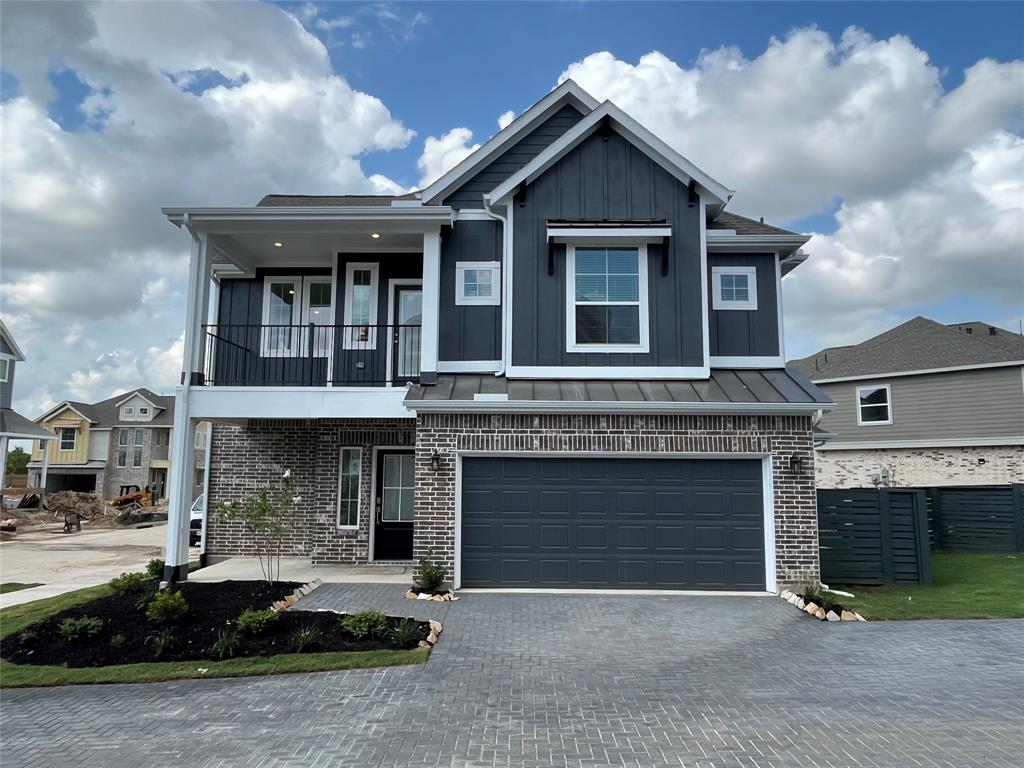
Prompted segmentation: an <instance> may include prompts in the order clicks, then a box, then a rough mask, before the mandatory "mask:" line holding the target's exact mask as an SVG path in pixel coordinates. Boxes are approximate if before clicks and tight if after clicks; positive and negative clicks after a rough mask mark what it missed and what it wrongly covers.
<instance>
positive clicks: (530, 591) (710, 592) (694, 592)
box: [459, 587, 776, 599]
mask: <svg viewBox="0 0 1024 768" xmlns="http://www.w3.org/2000/svg"><path fill="white" fill-rule="evenodd" d="M459 594H462V595H615V596H622V597H756V598H759V599H761V598H765V597H776V593H775V592H758V591H757V590H750V591H743V592H741V591H738V590H728V589H566V588H556V587H550V588H548V587H460V588H459Z"/></svg>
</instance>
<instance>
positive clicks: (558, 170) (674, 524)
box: [164, 81, 831, 591]
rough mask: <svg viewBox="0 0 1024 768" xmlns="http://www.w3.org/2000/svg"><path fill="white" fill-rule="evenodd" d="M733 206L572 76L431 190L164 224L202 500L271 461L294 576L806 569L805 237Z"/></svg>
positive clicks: (239, 490) (213, 531) (183, 522)
mask: <svg viewBox="0 0 1024 768" xmlns="http://www.w3.org/2000/svg"><path fill="white" fill-rule="evenodd" d="M723 151H728V149H727V148H724V149H723ZM732 194H733V193H732V191H731V190H729V189H727V188H726V187H724V186H723V185H722V184H721V183H719V182H718V181H715V180H714V179H712V178H711V177H709V176H708V175H707V174H706V173H704V172H703V171H701V170H700V169H699V168H697V167H695V166H694V165H693V164H692V163H690V162H689V161H688V160H686V159H685V158H683V157H681V156H680V155H679V154H678V153H676V152H675V151H674V150H672V149H671V148H669V147H668V146H667V145H665V144H664V143H663V142H662V141H660V140H659V139H658V138H657V137H655V136H653V135H652V134H651V133H650V132H649V131H648V130H647V129H645V128H644V127H643V126H641V125H639V124H638V123H637V122H636V121H635V120H633V119H632V118H631V117H629V116H628V115H626V114H625V113H623V112H622V111H621V110H619V109H618V108H617V107H616V106H615V105H613V104H611V103H610V102H604V103H599V102H597V101H596V100H595V99H594V98H593V97H591V96H590V95H589V94H587V93H586V92H585V91H583V90H582V89H581V88H580V87H579V86H577V85H576V84H575V83H573V82H571V81H567V82H565V83H563V84H562V85H560V86H559V87H558V88H556V89H555V90H554V91H552V92H551V93H550V94H548V95H547V96H545V97H544V98H543V99H542V100H541V101H539V102H538V103H537V104H535V105H534V106H532V107H531V108H529V109H528V110H526V112H524V113H523V114H522V115H520V116H519V117H518V118H517V119H516V120H514V121H513V122H512V123H511V124H510V125H508V126H507V127H505V128H504V129H503V130H501V131H500V132H499V133H498V134H497V135H495V136H494V137H493V138H491V139H490V140H489V141H487V142H486V143H485V144H484V145H483V146H481V147H480V148H479V149H478V150H476V151H475V152H474V153H473V154H471V155H470V156H469V157H467V158H466V159H465V160H463V161H462V162H461V163H459V164H458V165H457V166H456V167H455V168H453V169H452V170H450V171H449V172H448V173H446V174H445V175H444V176H442V177H441V178H440V179H439V180H437V181H436V182H434V183H433V184H431V185H430V186H429V187H427V188H426V189H424V190H422V191H420V192H416V193H412V194H407V195H401V196H398V197H386V196H363V197H361V196H351V195H346V196H334V197H312V196H282V195H270V196H267V197H265V198H264V199H263V200H262V201H261V202H260V203H259V204H258V205H256V206H253V207H244V208H198V207H179V208H165V209H164V213H165V215H166V216H167V217H168V219H169V220H170V221H171V222H172V223H174V224H176V225H178V226H180V227H182V228H183V229H184V230H186V231H188V232H189V234H190V235H191V237H192V257H191V262H190V288H189V291H190V294H189V308H190V309H189V314H188V316H187V318H186V331H185V341H184V344H185V355H184V359H185V374H184V375H183V377H182V381H183V385H182V387H181V388H180V389H179V391H178V395H177V397H178V399H177V409H178V410H177V412H176V417H177V418H178V420H179V422H180V423H181V424H182V426H183V428H184V429H183V431H182V433H181V435H179V437H178V439H176V441H175V455H176V457H177V459H176V462H179V463H183V464H184V463H187V462H188V460H189V458H188V457H189V456H190V455H191V451H192V448H191V440H190V438H189V432H188V430H191V429H193V428H194V424H195V423H196V422H197V421H198V420H201V419H209V420H211V421H213V422H217V423H218V425H217V429H216V431H215V432H214V437H213V443H212V446H211V452H212V457H211V464H210V466H211V469H210V478H209V504H210V506H215V505H216V504H217V503H218V502H224V501H238V500H239V499H241V498H243V497H244V496H246V495H249V494H253V493H254V492H256V491H257V490H259V489H261V488H263V487H265V486H266V485H267V484H268V483H271V482H276V481H277V480H278V478H280V476H281V473H282V472H283V471H284V470H286V469H287V470H290V471H291V472H292V474H293V476H294V477H295V479H296V483H297V489H296V501H295V507H296V517H295V519H294V521H293V524H292V526H291V529H290V530H289V532H288V535H287V537H286V539H285V548H286V553H287V554H290V555H298V556H302V557H307V558H309V559H310V560H311V562H312V563H313V564H321V563H380V562H394V561H399V562H411V561H415V560H417V559H418V558H421V557H424V556H428V555H429V556H431V557H433V558H434V559H435V560H436V561H438V562H440V563H442V564H443V565H444V566H445V567H446V568H447V571H448V574H449V577H450V578H451V579H452V580H453V581H454V584H455V585H456V586H466V587H469V586H474V587H574V588H602V587H611V588H626V587H630V588H675V589H738V590H758V591H760V590H765V589H775V588H776V585H777V584H781V583H794V582H799V581H803V580H807V579H813V578H816V577H817V575H818V546H817V528H816V500H815V490H814V469H813V441H812V422H813V420H814V419H815V418H817V417H818V416H819V415H820V412H821V411H822V410H823V409H825V408H828V407H830V406H831V403H830V402H829V401H828V398H827V397H826V396H825V395H824V394H823V393H822V392H821V391H820V390H818V389H817V388H816V387H815V386H814V385H812V384H811V383H810V382H809V381H808V380H807V379H806V378H805V377H804V376H802V375H800V374H799V373H795V372H791V371H787V370H786V368H785V362H784V361H785V357H784V350H783V344H782V291H781V280H782V279H783V277H784V276H785V275H786V274H787V273H788V272H790V271H791V270H792V269H794V268H795V267H797V266H798V265H799V264H800V263H801V262H802V261H803V260H804V259H805V258H806V255H805V254H803V253H802V252H800V250H799V249H800V247H801V246H802V245H803V244H804V243H806V242H807V240H808V238H807V237H806V236H804V235H799V234H796V233H793V232H787V231H785V230H783V229H779V228H776V227H772V226H769V225H767V224H763V223H761V222H759V221H755V220H751V219H747V218H744V217H742V216H738V215H735V214H732V213H728V212H726V211H724V210H723V209H724V208H725V206H726V203H727V202H728V201H729V199H730V198H731V197H732ZM211 280H212V284H211ZM208 317H213V318H216V319H215V320H214V322H213V324H212V325H205V324H206V323H207V322H208V320H207V318H208ZM222 423H223V424H224V426H221V424H222ZM179 451H180V453H179ZM176 465H177V464H176ZM176 465H175V466H176ZM172 474H174V473H172ZM183 482H184V478H182V477H178V476H176V475H175V476H174V477H172V480H171V486H172V490H171V521H170V527H169V533H168V551H167V563H168V570H167V574H166V575H167V576H168V578H172V579H173V578H184V577H185V573H186V563H187V559H188V553H187V534H188V507H187V499H186V496H187V494H186V493H185V492H184V491H181V492H178V491H177V490H176V489H178V488H180V487H182V486H181V485H180V483H183ZM207 551H208V553H209V554H210V555H214V556H216V555H229V554H232V553H244V552H247V551H249V550H248V548H247V539H246V536H245V533H244V530H243V529H242V528H241V527H240V526H238V525H232V524H225V523H223V522H220V521H218V520H217V519H216V518H214V519H213V520H212V522H211V524H210V526H209V529H208V535H207Z"/></svg>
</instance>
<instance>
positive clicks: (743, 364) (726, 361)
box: [711, 355, 786, 368]
mask: <svg viewBox="0 0 1024 768" xmlns="http://www.w3.org/2000/svg"><path fill="white" fill-rule="evenodd" d="M711 367H712V368H785V367H786V358H784V357H782V356H781V355H766V356H763V357H755V356H753V355H743V356H739V355H736V356H729V355H720V356H717V357H712V358H711Z"/></svg>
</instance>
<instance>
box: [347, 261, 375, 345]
mask: <svg viewBox="0 0 1024 768" xmlns="http://www.w3.org/2000/svg"><path fill="white" fill-rule="evenodd" d="M376 323H377V265H376V264H357V263H352V264H349V265H348V266H347V267H346V268H345V349H376V348H377V329H376Z"/></svg>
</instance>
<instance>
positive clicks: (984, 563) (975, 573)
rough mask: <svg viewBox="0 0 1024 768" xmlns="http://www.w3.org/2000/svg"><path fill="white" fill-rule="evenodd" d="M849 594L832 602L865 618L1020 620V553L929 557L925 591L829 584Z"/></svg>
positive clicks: (1023, 608) (1023, 611) (1023, 571)
mask: <svg viewBox="0 0 1024 768" xmlns="http://www.w3.org/2000/svg"><path fill="white" fill-rule="evenodd" d="M829 586H831V587H833V588H834V589H840V590H843V591H844V592H852V593H853V594H855V595H856V597H855V598H853V599H851V598H849V597H838V598H837V599H838V600H839V602H841V603H842V604H843V606H844V607H846V608H849V609H851V610H854V611H857V612H858V613H859V614H861V615H862V616H863V617H864V618H865V619H868V620H869V621H871V620H875V621H877V620H900V619H1017V618H1024V553H1016V554H1014V553H1004V554H963V553H952V552H933V553H932V585H931V586H930V587H918V586H904V585H896V584H887V585H885V586H882V587H860V586H841V585H838V584H831V585H829Z"/></svg>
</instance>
